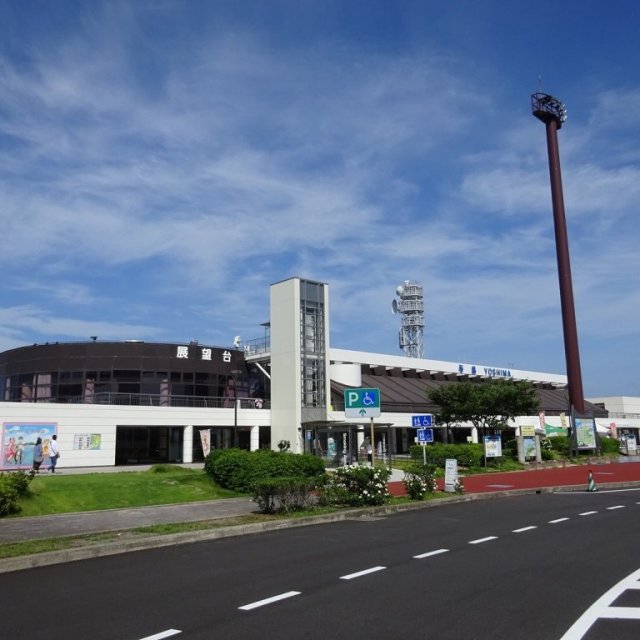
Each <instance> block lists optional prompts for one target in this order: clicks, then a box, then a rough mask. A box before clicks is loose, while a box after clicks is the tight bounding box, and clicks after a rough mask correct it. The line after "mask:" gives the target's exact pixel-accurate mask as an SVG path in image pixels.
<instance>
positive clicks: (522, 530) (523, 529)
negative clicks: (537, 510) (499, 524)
mask: <svg viewBox="0 0 640 640" xmlns="http://www.w3.org/2000/svg"><path fill="white" fill-rule="evenodd" d="M537 528H538V527H536V526H533V525H530V526H528V527H521V528H520V529H514V530H513V531H512V533H524V532H525V531H531V530H532V529H537Z"/></svg>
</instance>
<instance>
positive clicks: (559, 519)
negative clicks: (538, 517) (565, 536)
mask: <svg viewBox="0 0 640 640" xmlns="http://www.w3.org/2000/svg"><path fill="white" fill-rule="evenodd" d="M569 519H570V518H556V519H555V520H549V524H558V522H566V521H567V520H569Z"/></svg>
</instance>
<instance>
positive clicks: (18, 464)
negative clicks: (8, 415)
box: [0, 422, 58, 470]
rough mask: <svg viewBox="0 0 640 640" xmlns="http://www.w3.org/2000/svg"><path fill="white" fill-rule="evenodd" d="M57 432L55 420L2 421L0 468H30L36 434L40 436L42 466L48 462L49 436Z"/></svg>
mask: <svg viewBox="0 0 640 640" xmlns="http://www.w3.org/2000/svg"><path fill="white" fill-rule="evenodd" d="M54 433H58V425H57V423H55V422H3V423H2V443H1V444H2V446H1V448H0V469H3V470H8V469H30V468H31V467H32V465H33V447H34V445H35V443H36V439H37V438H38V436H39V437H40V438H42V449H43V453H44V456H45V458H44V462H43V463H42V465H43V466H46V465H48V464H49V443H50V442H51V436H53V434H54Z"/></svg>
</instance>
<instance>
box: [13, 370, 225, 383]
mask: <svg viewBox="0 0 640 640" xmlns="http://www.w3.org/2000/svg"><path fill="white" fill-rule="evenodd" d="M7 378H9V376H7ZM10 379H11V381H12V384H13V383H15V384H49V383H56V382H74V381H78V382H82V381H84V380H94V381H95V382H107V381H110V380H116V381H129V382H134V381H142V382H144V381H154V380H164V379H167V380H169V381H171V382H209V383H214V384H216V383H218V384H219V383H220V381H224V383H225V384H226V381H227V380H228V379H229V376H228V375H223V374H216V373H207V372H195V373H194V372H191V371H185V372H180V371H171V372H167V371H141V370H139V369H113V370H107V371H51V372H47V373H21V374H17V375H13V376H10Z"/></svg>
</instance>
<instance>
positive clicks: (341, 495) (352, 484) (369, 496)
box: [318, 465, 390, 507]
mask: <svg viewBox="0 0 640 640" xmlns="http://www.w3.org/2000/svg"><path fill="white" fill-rule="evenodd" d="M389 475H390V472H389V470H388V469H386V468H384V467H368V466H367V467H365V466H360V465H352V466H347V467H340V468H339V469H336V471H335V472H334V473H332V474H328V475H327V479H326V482H325V484H324V486H323V487H322V488H320V489H319V492H318V493H319V496H318V497H319V500H320V502H321V503H322V504H334V505H345V506H350V507H364V506H370V505H381V504H384V503H385V502H387V500H388V499H389V489H388V487H387V480H388V479H389Z"/></svg>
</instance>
